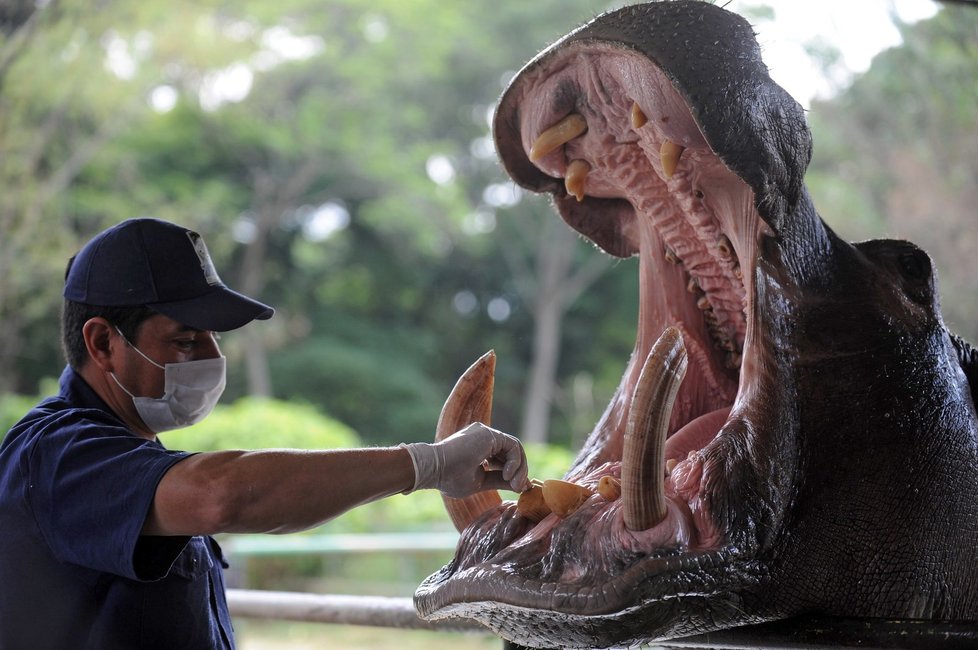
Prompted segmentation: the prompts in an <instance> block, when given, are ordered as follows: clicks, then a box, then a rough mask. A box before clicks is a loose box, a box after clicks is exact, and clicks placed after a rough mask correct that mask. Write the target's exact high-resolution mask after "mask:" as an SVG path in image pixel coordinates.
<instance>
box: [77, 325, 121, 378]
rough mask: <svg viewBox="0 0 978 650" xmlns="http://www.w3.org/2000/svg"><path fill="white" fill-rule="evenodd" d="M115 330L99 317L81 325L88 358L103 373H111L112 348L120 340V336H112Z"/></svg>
mask: <svg viewBox="0 0 978 650" xmlns="http://www.w3.org/2000/svg"><path fill="white" fill-rule="evenodd" d="M113 334H115V328H114V327H113V326H112V324H111V323H109V321H107V320H105V319H104V318H102V317H101V316H96V317H95V318H89V319H88V320H87V321H85V324H84V325H82V337H84V339H85V347H86V348H87V349H88V357H89V358H90V359H91V360H92V363H94V364H95V365H96V366H98V367H99V368H101V369H102V370H103V371H105V372H113V371H114V370H115V367H114V366H113V363H112V348H113V346H115V345H117V344H118V341H119V340H121V338H122V337H121V336H120V337H117V336H113Z"/></svg>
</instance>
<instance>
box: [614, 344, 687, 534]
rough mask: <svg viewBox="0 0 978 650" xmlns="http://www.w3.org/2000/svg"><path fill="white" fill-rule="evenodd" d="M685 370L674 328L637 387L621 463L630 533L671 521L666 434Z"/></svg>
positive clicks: (655, 347)
mask: <svg viewBox="0 0 978 650" xmlns="http://www.w3.org/2000/svg"><path fill="white" fill-rule="evenodd" d="M686 364H687V358H686V348H685V346H684V345H683V337H682V334H680V333H679V330H678V329H676V328H675V327H670V328H668V329H666V331H665V332H663V333H662V336H660V337H659V340H658V341H656V342H655V345H653V346H652V350H651V351H650V352H649V356H648V357H646V360H645V364H644V365H643V366H642V371H641V373H640V374H639V377H638V382H636V385H635V392H634V393H633V396H632V406H631V409H630V410H629V413H628V422H627V424H626V426H625V448H624V452H623V454H622V459H621V492H622V493H621V501H622V515H623V517H624V520H625V527H626V528H628V529H629V530H634V531H641V530H648V529H649V528H652V527H653V526H655V525H656V524H658V523H659V522H661V521H662V520H663V519H664V518H665V516H666V497H665V490H664V485H663V483H664V480H665V475H664V472H665V446H666V433H667V432H668V428H669V419H670V418H671V416H672V407H673V404H674V403H675V401H676V393H677V392H678V391H679V385H680V384H681V383H682V380H683V377H684V376H685V375H686Z"/></svg>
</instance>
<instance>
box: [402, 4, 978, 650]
mask: <svg viewBox="0 0 978 650" xmlns="http://www.w3.org/2000/svg"><path fill="white" fill-rule="evenodd" d="M494 131H495V138H496V144H497V148H498V151H499V153H500V156H501V159H502V163H503V165H504V167H505V169H506V171H507V172H508V173H509V174H510V175H511V176H512V178H513V179H514V180H515V181H516V182H517V183H518V184H520V185H521V186H523V187H525V188H527V189H529V190H532V191H534V192H543V193H548V194H550V195H551V196H552V198H553V203H554V206H555V208H556V210H557V212H558V213H559V214H560V216H561V217H562V218H563V219H564V220H565V221H566V222H567V224H568V225H570V226H571V227H572V228H574V229H575V230H577V231H578V232H580V233H581V234H582V235H584V236H585V237H587V238H588V239H590V240H591V241H593V242H594V243H595V244H596V245H597V246H598V247H600V248H601V249H603V250H604V251H605V252H606V253H609V254H611V255H614V256H619V257H630V256H638V257H639V263H638V269H639V273H640V285H639V286H640V291H641V295H640V307H639V314H638V334H637V339H636V344H635V350H634V353H633V355H632V358H631V360H630V361H629V363H628V366H627V368H626V370H625V373H624V377H623V378H622V382H621V385H620V386H619V389H618V391H617V392H616V394H615V395H614V397H613V398H612V401H611V403H610V405H609V406H608V408H607V410H606V411H605V413H604V415H603V416H602V418H601V419H600V421H599V422H598V423H597V425H596V426H595V428H594V430H593V431H592V433H591V434H590V436H589V437H588V439H587V441H586V443H585V444H584V446H583V448H582V450H581V451H580V453H579V455H578V456H577V459H576V460H575V462H574V463H573V466H572V467H571V468H570V469H569V470H568V472H567V474H566V476H565V479H566V480H567V481H568V482H571V483H573V484H576V485H577V486H578V489H580V497H579V498H578V499H576V501H575V503H574V504H573V506H574V507H571V508H568V509H566V510H560V511H558V510H557V509H556V508H552V507H551V508H550V509H549V510H545V511H544V512H543V513H541V514H538V515H535V516H533V515H530V514H528V511H527V510H525V509H522V508H521V507H520V506H519V505H517V504H516V503H514V502H503V501H501V500H500V498H499V496H498V495H496V494H494V493H492V494H486V493H484V494H481V495H477V496H476V497H473V498H470V499H469V500H465V501H461V502H451V503H450V504H449V505H450V511H451V512H452V513H453V517H454V519H455V521H456V525H458V526H459V528H460V530H461V531H462V532H461V539H460V542H459V546H458V549H457V552H456V556H455V558H454V560H453V561H452V562H451V563H450V564H449V565H447V566H446V567H444V568H443V569H442V570H441V571H439V572H438V573H436V574H435V575H433V576H431V577H430V578H429V579H428V580H427V581H426V582H425V583H424V584H422V585H421V587H420V588H419V589H418V591H417V593H416V595H415V604H416V606H417V608H418V610H419V612H420V614H421V615H422V616H423V617H426V618H431V619H436V618H445V617H468V618H473V619H477V620H479V621H481V622H483V623H484V624H486V625H487V626H489V627H490V628H491V629H493V630H495V631H496V632H498V633H499V634H500V635H501V636H503V637H504V638H506V639H509V640H512V641H514V642H517V643H519V644H522V645H527V646H533V647H556V646H559V647H583V648H593V647H607V646H611V645H626V644H633V643H642V642H648V641H652V640H656V639H664V638H672V637H677V636H683V635H689V634H694V633H700V632H706V631H710V630H716V629H722V628H728V627H732V626H737V625H743V624H747V623H753V622H761V621H768V620H775V619H779V618H784V617H788V616H792V615H796V614H800V613H805V612H819V613H823V614H827V615H845V616H850V617H852V616H857V617H884V618H919V619H930V620H955V619H956V620H962V619H963V620H974V619H975V618H976V616H978V564H976V560H978V499H976V496H978V436H976V428H978V427H976V417H975V409H974V406H973V398H972V394H971V389H970V386H969V384H968V379H967V377H968V376H969V374H968V373H970V372H971V368H970V366H969V365H968V363H964V365H963V362H962V359H964V360H965V361H968V360H969V359H970V358H971V356H973V355H972V354H971V352H970V348H968V347H967V345H966V344H964V343H963V342H961V341H960V340H959V339H957V338H956V337H953V336H952V335H950V334H949V333H948V331H947V329H946V328H945V326H944V324H943V321H942V318H941V315H940V311H939V305H938V299H937V289H936V281H935V277H934V272H933V267H932V264H931V261H930V258H929V257H928V256H927V255H926V254H925V253H924V252H923V251H921V250H920V249H918V248H917V247H916V246H914V245H913V244H910V243H908V242H901V241H871V242H864V243H861V244H856V245H852V244H849V243H846V242H844V241H842V240H841V239H839V238H838V237H837V236H836V235H835V234H834V233H833V232H832V231H831V230H830V229H829V228H828V227H827V226H826V225H825V224H824V223H823V222H822V220H821V219H820V218H819V216H818V214H817V213H816V211H815V209H814V207H813V206H812V202H811V200H810V198H809V196H808V194H807V191H806V190H805V187H804V184H803V177H804V173H805V169H806V166H807V164H808V161H809V158H810V152H811V141H810V135H809V131H808V128H807V126H806V123H805V118H804V113H803V111H802V109H801V107H800V106H799V105H798V104H797V103H796V102H795V101H794V100H793V99H792V98H791V97H789V96H788V95H787V94H786V93H785V91H784V90H783V89H781V88H780V87H779V86H777V85H776V84H775V83H774V82H773V81H772V80H771V79H770V77H769V76H768V73H767V69H766V67H765V66H764V64H763V63H762V61H761V57H760V52H759V49H758V46H757V44H756V41H755V39H754V33H753V31H752V29H751V27H750V25H749V24H748V23H747V22H746V21H745V20H743V19H742V18H740V17H738V16H736V15H734V14H732V13H730V12H728V11H726V10H724V9H722V8H720V7H718V6H714V5H711V4H707V3H704V2H698V1H694V0H672V1H666V2H653V3H650V4H644V5H638V6H633V7H626V8H623V9H620V10H618V11H614V12H611V13H608V14H604V15H602V16H599V17H598V18H596V19H595V20H593V21H592V22H590V23H589V24H587V25H585V26H583V27H582V28H580V29H578V30H576V31H574V32H572V33H570V34H569V35H567V36H566V37H564V38H563V39H562V40H560V41H559V42H557V43H555V44H554V45H553V46H551V47H549V48H548V49H546V50H545V51H543V52H542V53H541V54H539V55H538V56H537V57H536V58H534V59H533V60H532V61H531V62H530V63H529V64H527V65H526V66H525V67H524V68H523V69H522V70H521V71H520V72H519V73H518V74H517V76H516V77H515V78H514V80H513V81H512V83H511V85H510V86H509V88H508V89H507V90H506V91H505V93H504V94H503V96H502V98H501V100H500V102H499V107H498V110H497V113H496V117H495V123H494ZM491 362H492V359H491V357H486V358H484V359H482V360H480V361H479V362H478V363H477V364H475V365H474V366H473V367H472V368H471V369H470V371H469V372H468V373H467V374H466V376H464V377H463V378H462V380H460V381H459V384H458V385H457V386H456V389H455V391H454V392H453V395H452V397H450V398H449V402H448V403H446V410H445V411H444V412H443V418H442V423H441V425H440V426H441V428H442V429H443V430H444V431H454V430H455V428H457V427H458V426H461V425H463V424H465V423H466V422H467V421H469V420H471V419H486V418H487V417H488V409H489V405H490V404H491V393H490V390H491ZM531 471H532V468H531ZM619 491H620V495H619Z"/></svg>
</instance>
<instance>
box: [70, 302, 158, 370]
mask: <svg viewBox="0 0 978 650" xmlns="http://www.w3.org/2000/svg"><path fill="white" fill-rule="evenodd" d="M155 313H156V312H155V311H153V310H152V309H150V308H149V307H145V306H142V305H140V306H136V307H130V306H123V307H99V306H96V305H86V304H84V303H80V302H74V301H71V300H65V301H64V307H63V308H62V310H61V347H62V349H63V350H64V354H65V360H66V361H67V362H68V365H69V366H71V367H72V368H74V369H75V370H78V369H80V368H81V367H82V366H83V365H85V362H87V361H88V348H86V347H85V337H84V336H82V327H83V326H84V325H85V323H87V322H88V321H89V320H90V319H92V318H96V317H99V316H101V317H102V318H104V319H105V320H107V321H109V322H110V323H112V324H113V325H115V326H116V327H118V328H119V331H120V332H122V335H123V336H125V337H126V339H128V340H129V341H130V342H132V343H135V341H136V330H137V329H138V328H139V326H140V324H142V322H143V321H144V320H146V319H147V318H149V317H150V316H152V315H154V314H155Z"/></svg>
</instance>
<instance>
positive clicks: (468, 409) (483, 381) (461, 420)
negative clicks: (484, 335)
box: [435, 350, 503, 532]
mask: <svg viewBox="0 0 978 650" xmlns="http://www.w3.org/2000/svg"><path fill="white" fill-rule="evenodd" d="M495 372H496V353H495V352H493V351H492V350H490V351H489V352H486V353H485V354H484V355H482V356H481V357H479V359H478V361H476V362H475V363H473V364H472V365H471V366H469V368H468V370H466V371H465V372H464V373H462V376H461V377H459V379H458V381H457V382H456V383H455V387H454V388H452V392H451V394H449V396H448V399H447V400H445V405H444V406H443V407H442V409H441V416H439V418H438V426H437V427H436V428H435V442H438V441H440V440H444V439H445V438H447V437H448V436H450V435H452V434H453V433H455V432H456V431H458V430H459V429H462V428H464V427H466V426H468V425H469V424H472V423H473V422H482V423H483V424H489V421H490V419H491V417H492V388H493V382H494V380H495ZM442 500H443V501H444V502H445V510H447V511H448V516H449V517H451V519H452V523H453V524H455V528H456V530H458V531H459V532H462V531H463V530H465V529H466V528H468V527H469V524H471V523H472V522H473V521H475V520H476V518H478V517H479V516H480V515H481V514H482V513H484V512H485V511H486V510H489V509H490V508H494V507H496V506H498V505H499V504H500V503H502V502H503V500H502V497H500V496H499V492H497V491H496V490H485V491H483V492H477V493H476V494H473V495H471V496H468V497H465V498H464V499H454V498H452V497H446V496H444V495H442Z"/></svg>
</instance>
